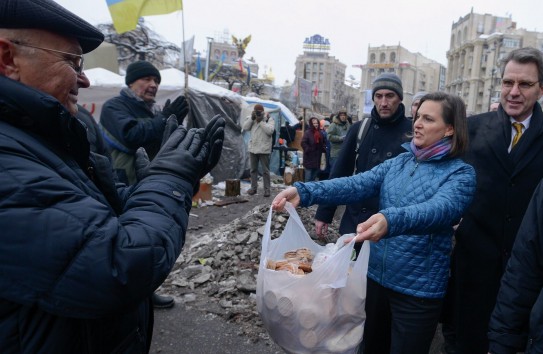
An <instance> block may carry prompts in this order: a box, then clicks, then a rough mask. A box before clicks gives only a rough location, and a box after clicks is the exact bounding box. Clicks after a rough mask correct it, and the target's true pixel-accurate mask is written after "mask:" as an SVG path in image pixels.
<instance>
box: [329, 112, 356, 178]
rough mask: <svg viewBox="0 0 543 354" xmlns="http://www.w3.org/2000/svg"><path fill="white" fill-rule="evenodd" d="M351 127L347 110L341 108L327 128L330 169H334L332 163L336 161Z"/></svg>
mask: <svg viewBox="0 0 543 354" xmlns="http://www.w3.org/2000/svg"><path fill="white" fill-rule="evenodd" d="M350 127H351V123H349V121H348V120H347V110H346V109H344V108H342V109H340V110H339V112H338V113H337V115H336V116H335V117H334V119H333V121H332V124H330V127H329V128H328V140H330V145H331V146H332V149H331V150H330V167H332V168H333V167H334V163H335V161H336V160H337V157H338V155H339V151H340V150H341V146H342V145H343V141H344V140H345V136H346V135H347V132H348V131H349V128H350Z"/></svg>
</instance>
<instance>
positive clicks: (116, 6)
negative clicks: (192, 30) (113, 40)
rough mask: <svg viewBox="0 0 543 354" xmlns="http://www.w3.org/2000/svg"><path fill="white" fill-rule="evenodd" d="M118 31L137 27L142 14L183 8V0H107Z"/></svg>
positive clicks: (157, 13)
mask: <svg viewBox="0 0 543 354" xmlns="http://www.w3.org/2000/svg"><path fill="white" fill-rule="evenodd" d="M106 3H107V6H108V8H109V12H110V14H111V18H112V19H113V25H114V26H115V30H116V31H117V33H124V32H127V31H132V30H134V29H136V26H137V24H138V20H139V18H140V17H141V16H152V15H163V14H169V13H171V12H175V11H178V10H182V9H183V2H182V0H106Z"/></svg>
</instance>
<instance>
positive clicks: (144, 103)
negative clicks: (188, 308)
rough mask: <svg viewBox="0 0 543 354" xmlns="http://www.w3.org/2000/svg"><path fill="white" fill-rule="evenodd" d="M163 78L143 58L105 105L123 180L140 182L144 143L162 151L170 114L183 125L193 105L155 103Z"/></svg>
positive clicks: (104, 122)
mask: <svg viewBox="0 0 543 354" xmlns="http://www.w3.org/2000/svg"><path fill="white" fill-rule="evenodd" d="M160 80H161V77H160V72H159V71H158V69H157V68H156V67H155V66H154V65H153V64H151V63H149V62H148V61H143V60H142V61H137V62H135V63H132V64H130V65H128V67H127V69H126V76H125V83H126V85H127V86H128V87H126V88H123V89H122V90H121V92H120V95H119V96H117V97H114V98H112V99H110V100H108V101H106V103H104V107H103V108H102V113H101V115H100V125H101V126H102V130H103V133H104V137H105V139H106V141H107V143H108V144H109V147H110V149H111V156H112V157H113V167H114V168H115V172H116V173H117V176H118V177H119V180H120V181H121V182H123V183H126V184H130V185H132V184H135V183H136V182H137V177H136V170H135V165H134V163H135V153H136V150H137V149H138V148H139V147H144V148H145V150H146V151H147V154H149V157H150V158H151V159H153V157H154V156H155V155H156V153H157V152H158V150H159V148H160V143H161V141H162V134H163V133H164V125H165V123H166V118H168V117H169V116H170V115H172V114H174V115H175V116H176V117H177V121H178V124H180V125H181V124H182V123H183V119H184V118H185V116H186V115H187V112H188V109H189V106H188V102H187V101H186V100H185V97H184V96H179V97H178V98H176V99H175V100H174V101H173V102H172V103H169V101H168V102H166V106H165V107H164V108H161V107H159V106H158V105H157V104H156V103H155V98H156V94H157V92H158V87H159V85H160ZM172 304H173V302H172Z"/></svg>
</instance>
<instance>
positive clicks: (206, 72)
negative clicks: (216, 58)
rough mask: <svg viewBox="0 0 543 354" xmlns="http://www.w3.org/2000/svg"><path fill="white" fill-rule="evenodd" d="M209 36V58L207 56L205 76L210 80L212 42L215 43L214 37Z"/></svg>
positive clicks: (205, 78) (206, 79)
mask: <svg viewBox="0 0 543 354" xmlns="http://www.w3.org/2000/svg"><path fill="white" fill-rule="evenodd" d="M206 38H207V58H206V69H205V77H204V80H205V81H208V79H209V62H210V61H211V44H212V43H213V38H212V37H206Z"/></svg>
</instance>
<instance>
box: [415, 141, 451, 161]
mask: <svg viewBox="0 0 543 354" xmlns="http://www.w3.org/2000/svg"><path fill="white" fill-rule="evenodd" d="M409 147H410V148H411V152H412V153H413V154H414V155H415V157H416V159H417V161H429V160H439V159H440V158H442V157H443V156H445V155H447V154H448V153H449V152H450V151H451V147H452V138H451V137H449V136H448V137H444V138H442V139H441V140H438V141H436V142H435V143H433V144H432V145H430V146H428V147H425V148H422V149H419V148H418V147H416V146H415V143H414V142H413V139H412V140H411V144H409Z"/></svg>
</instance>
